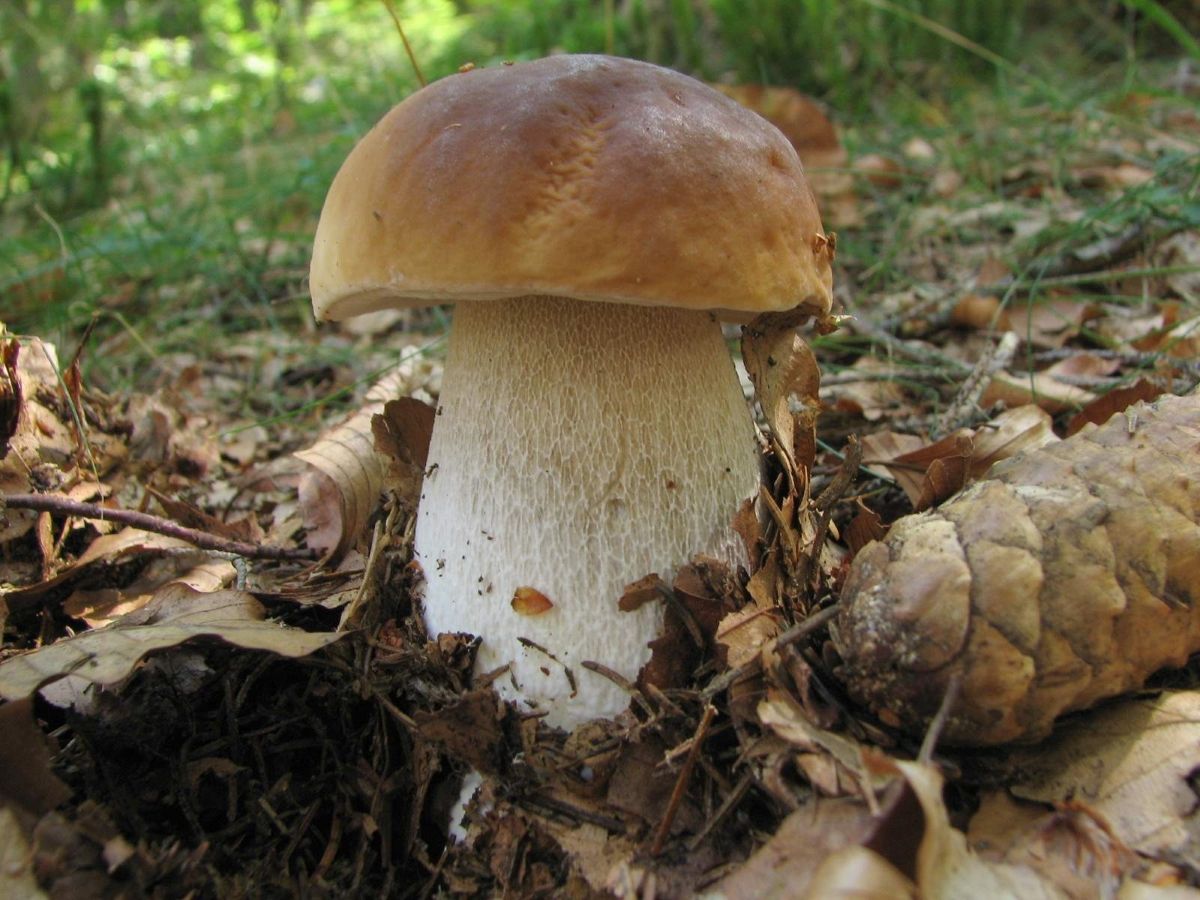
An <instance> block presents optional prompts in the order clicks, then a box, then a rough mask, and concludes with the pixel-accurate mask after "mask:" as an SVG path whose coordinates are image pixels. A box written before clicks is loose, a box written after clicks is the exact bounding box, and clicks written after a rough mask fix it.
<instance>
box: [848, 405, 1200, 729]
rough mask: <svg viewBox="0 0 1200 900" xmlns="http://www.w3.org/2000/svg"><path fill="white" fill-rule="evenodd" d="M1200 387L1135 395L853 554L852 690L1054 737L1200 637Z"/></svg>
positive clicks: (889, 718)
mask: <svg viewBox="0 0 1200 900" xmlns="http://www.w3.org/2000/svg"><path fill="white" fill-rule="evenodd" d="M1198 447H1200V393H1193V394H1192V395H1190V396H1187V397H1170V398H1163V399H1162V400H1161V401H1159V402H1158V403H1157V404H1155V405H1154V406H1145V405H1140V404H1139V405H1138V406H1136V407H1133V408H1131V409H1130V410H1129V411H1127V413H1126V414H1125V415H1119V416H1115V417H1114V418H1113V419H1112V420H1110V421H1109V422H1108V423H1106V424H1105V425H1104V426H1102V427H1099V428H1096V427H1092V428H1090V429H1085V430H1084V431H1082V432H1080V433H1079V434H1077V435H1075V436H1074V437H1072V438H1069V439H1067V440H1065V441H1060V442H1058V443H1055V444H1050V445H1047V446H1045V447H1042V448H1040V449H1038V450H1034V451H1032V452H1029V453H1026V454H1024V455H1022V456H1019V457H1016V458H1014V459H1012V460H1008V461H1006V462H1005V463H1002V464H1001V465H999V466H997V467H995V468H994V469H993V470H992V472H991V475H990V477H989V478H988V479H987V480H984V481H981V482H979V483H977V484H975V485H973V486H972V487H971V488H969V489H968V490H967V491H965V492H963V493H962V494H960V495H959V496H957V497H955V498H954V499H953V500H952V501H950V502H949V503H947V504H945V505H944V506H942V507H941V508H939V509H938V510H936V511H934V512H931V513H925V514H921V515H913V516H906V517H904V518H902V519H900V520H899V521H898V522H896V523H895V524H894V525H893V526H892V529H891V531H890V532H889V534H888V536H887V538H886V539H885V540H884V541H883V542H880V543H874V544H870V545H868V546H867V547H866V548H864V549H863V550H862V552H860V553H859V555H858V556H857V557H856V558H855V560H854V562H853V563H852V565H851V568H850V572H849V575H848V576H847V579H846V583H845V587H844V590H843V593H842V604H841V613H840V614H839V618H838V620H837V623H836V627H835V629H834V641H835V646H836V647H837V649H838V652H839V653H840V654H841V657H842V660H843V663H844V664H843V667H842V675H843V677H844V679H845V681H846V684H847V686H848V688H849V690H850V692H851V694H852V695H853V696H855V697H856V698H857V699H858V700H860V701H861V702H863V703H865V704H866V705H868V706H869V707H870V708H871V709H872V710H873V711H874V712H875V713H876V714H877V715H879V716H880V718H882V719H883V720H884V721H886V722H888V723H890V724H893V725H898V726H901V727H903V728H906V729H909V730H912V731H914V732H921V731H922V730H923V729H924V728H925V727H926V725H927V723H928V722H929V721H930V719H931V718H932V716H933V715H934V714H935V713H936V712H937V710H938V708H939V707H940V706H941V704H942V702H943V699H944V697H945V695H946V692H947V690H948V689H949V686H950V684H951V682H952V680H956V679H957V680H960V681H961V694H960V696H959V700H958V702H957V704H956V705H955V707H954V709H953V711H952V713H951V715H950V717H949V719H948V721H947V722H946V727H945V730H944V731H943V737H944V738H945V739H946V740H948V741H950V742H954V743H962V744H996V743H1003V742H1006V741H1020V740H1024V741H1032V740H1037V739H1039V738H1041V737H1044V736H1045V735H1046V734H1047V733H1048V732H1049V730H1050V728H1051V725H1052V723H1053V721H1054V719H1055V718H1056V717H1057V716H1058V715H1060V714H1061V713H1063V712H1067V711H1069V710H1074V709H1082V708H1085V707H1088V706H1090V705H1092V704H1094V703H1095V702H1097V701H1098V700H1100V699H1103V698H1105V697H1111V696H1114V695H1116V694H1119V693H1122V692H1125V691H1129V690H1133V689H1136V688H1138V687H1140V686H1141V685H1142V684H1143V683H1144V682H1145V680H1146V678H1148V677H1149V676H1150V675H1151V674H1152V673H1154V672H1155V671H1157V670H1158V669H1160V668H1163V667H1166V666H1172V665H1182V664H1183V663H1184V662H1185V661H1186V660H1187V657H1188V656H1189V655H1190V654H1191V653H1194V652H1196V651H1197V650H1200V521H1198V519H1200V452H1198V450H1197V448H1198Z"/></svg>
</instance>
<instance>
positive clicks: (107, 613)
mask: <svg viewBox="0 0 1200 900" xmlns="http://www.w3.org/2000/svg"><path fill="white" fill-rule="evenodd" d="M235 574H236V572H235V570H234V566H233V563H231V562H229V560H226V559H210V558H209V555H208V554H207V553H206V552H204V551H195V552H192V553H188V552H186V551H181V552H179V553H178V554H171V555H169V556H160V557H158V558H155V559H151V560H150V562H149V563H148V564H147V565H146V567H145V568H144V569H142V571H141V572H139V573H138V576H137V578H136V579H134V580H133V581H132V582H131V583H130V584H127V585H125V586H124V587H122V588H93V589H90V590H76V591H73V592H72V593H71V595H70V596H69V597H67V599H66V600H64V601H63V607H62V608H63V612H65V613H66V614H67V615H69V616H71V617H73V618H76V619H83V621H85V622H87V624H88V625H89V626H90V627H92V628H99V627H101V626H102V625H107V624H109V623H110V622H112V621H115V620H116V619H119V618H120V617H121V616H123V615H125V614H126V613H130V612H133V611H134V610H135V609H140V608H141V607H142V606H145V605H146V604H147V603H149V602H150V601H151V600H153V599H154V594H155V591H157V590H158V589H159V588H161V587H162V586H163V585H165V584H168V583H176V584H186V585H187V586H188V587H190V588H192V589H193V590H197V591H199V592H200V593H202V594H207V593H212V592H213V591H219V590H221V589H222V588H225V587H228V586H229V585H230V584H232V583H233V579H234V576H235Z"/></svg>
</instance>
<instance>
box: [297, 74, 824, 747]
mask: <svg viewBox="0 0 1200 900" xmlns="http://www.w3.org/2000/svg"><path fill="white" fill-rule="evenodd" d="M830 289H831V274H830V264H829V254H828V253H827V252H826V250H825V241H824V234H823V230H822V227H821V221H820V217H819V215H818V212H817V207H816V203H815V201H814V199H813V195H812V192H811V191H810V189H809V186H808V184H807V182H806V181H805V177H804V173H803V170H802V168H801V164H800V160H799V159H798V158H797V156H796V153H795V151H794V150H793V148H792V146H791V145H790V144H789V143H788V142H787V140H786V139H785V138H784V137H783V136H782V135H781V134H780V133H779V132H778V131H777V130H776V129H775V128H774V127H773V126H771V125H770V124H768V123H767V122H766V121H765V120H764V119H761V118H760V117H758V116H757V115H755V114H754V113H752V112H750V111H749V110H747V109H745V108H743V107H742V106H740V105H738V104H737V103H736V102H735V101H733V100H731V99H729V98H727V97H724V96H722V95H721V94H719V93H718V92H716V91H714V90H712V89H711V88H709V87H707V86H706V85H704V84H702V83H700V82H698V81H696V80H694V79H692V78H689V77H686V76H684V75H681V74H678V73H676V72H673V71H671V70H669V69H664V68H660V67H658V66H654V65H650V64H647V63H642V62H635V61H632V60H626V59H616V58H612V57H605V56H556V57H551V58H548V59H542V60H537V61H535V62H527V63H517V64H514V65H502V66H497V67H495V68H486V69H474V70H471V71H465V72H462V73H459V74H455V75H451V76H449V77H448V78H444V79H442V80H440V81H437V82H435V83H433V84H430V85H429V86H428V87H425V88H423V89H421V90H419V91H417V92H416V93H414V94H413V95H411V96H410V97H408V98H407V99H406V100H404V101H403V102H402V103H400V104H399V105H398V106H396V107H395V108H394V109H392V110H391V112H389V113H388V114H387V115H386V116H385V117H384V118H383V119H382V120H381V121H380V122H379V124H377V125H376V126H375V128H374V129H373V130H372V131H371V132H370V133H369V134H367V135H366V137H364V138H363V139H362V141H361V142H360V143H359V144H358V145H357V146H356V147H355V148H354V150H353V151H352V152H351V154H350V155H349V157H348V158H347V159H346V161H345V163H344V164H343V166H342V168H341V170H340V171H339V172H338V174H337V177H336V178H335V179H334V182H333V185H332V187H331V188H330V190H329V195H328V198H327V199H326V201H325V206H324V209H323V211H322V213H321V219H320V224H319V226H318V228H317V235H316V242H315V249H314V254H313V260H312V271H311V290H312V297H313V306H314V309H315V311H316V314H317V317H318V318H321V319H343V318H346V317H349V316H353V315H356V314H359V313H365V312H368V311H372V310H377V309H380V308H383V307H405V306H423V305H430V304H442V303H453V304H454V312H453V327H452V333H451V336H450V344H449V350H448V357H447V360H446V366H445V372H444V376H443V381H442V391H441V396H440V398H439V401H438V410H437V417H436V419H435V425H434V431H433V438H432V443H431V446H430V451H429V466H428V469H427V470H426V474H425V480H424V485H423V488H422V494H421V501H420V508H419V511H418V517H417V526H416V537H415V552H416V555H417V558H418V560H419V562H420V564H421V566H422V568H423V570H424V575H425V588H424V591H425V593H424V601H423V603H424V614H425V621H426V624H427V626H428V628H429V631H430V632H431V634H437V633H442V632H468V633H471V634H474V635H478V636H479V637H480V638H482V646H481V648H480V650H479V655H478V659H477V662H476V668H477V670H478V671H491V670H495V669H497V668H500V667H502V666H505V665H507V666H510V670H509V672H508V673H506V674H505V675H503V676H501V677H500V678H498V679H497V680H496V682H495V683H496V686H497V688H498V689H499V690H500V692H501V693H502V694H503V695H504V696H506V697H508V698H512V699H517V700H519V701H521V702H522V703H523V704H524V705H525V706H526V707H528V708H530V709H535V710H541V711H544V712H545V713H546V714H547V720H548V722H549V723H550V724H552V725H558V726H562V727H567V728H570V727H573V726H575V725H577V724H579V723H581V722H583V721H585V720H587V719H590V718H594V717H600V716H611V715H615V714H617V713H619V712H620V711H621V710H622V709H624V708H625V707H626V706H627V705H628V703H629V696H628V694H627V692H626V691H625V690H624V689H622V687H620V686H618V685H617V684H616V683H614V682H613V681H612V680H610V679H609V678H607V677H605V676H604V675H602V674H599V673H597V672H594V671H592V670H589V669H587V668H585V667H584V666H583V665H582V663H583V662H585V661H588V660H591V661H595V662H597V663H600V664H602V665H603V666H605V667H607V668H608V669H610V670H612V671H614V672H616V673H618V674H619V675H620V676H622V677H624V678H625V679H629V680H631V681H632V680H634V679H635V678H636V677H637V674H638V671H639V669H640V668H641V667H642V666H643V665H644V664H645V663H646V661H647V660H648V659H649V656H650V650H649V648H648V646H647V644H648V642H649V641H650V640H652V639H653V638H655V637H656V636H657V635H658V633H659V630H660V627H661V624H662V619H663V610H662V604H661V603H646V604H643V605H642V606H641V607H640V608H638V609H636V610H632V611H628V612H626V611H621V610H620V609H618V605H617V601H618V599H619V598H620V597H621V595H622V592H623V589H624V588H625V586H626V585H627V584H629V583H630V582H632V581H634V580H636V579H637V578H639V577H641V576H643V575H646V574H647V573H651V572H656V573H658V574H659V575H661V576H662V577H663V578H665V579H667V580H668V581H669V580H670V578H671V577H672V574H673V573H674V572H675V570H676V569H678V567H679V566H681V565H683V564H684V563H686V562H687V561H688V560H689V559H690V558H691V557H692V556H693V555H695V554H700V553H703V554H707V555H709V556H713V557H716V558H718V559H721V560H724V561H727V562H730V563H737V562H739V561H740V560H741V559H742V553H743V551H742V550H741V548H740V545H739V542H738V539H737V537H736V535H735V534H734V532H733V530H732V527H731V522H732V520H733V517H734V515H735V513H736V512H737V510H738V508H739V507H740V506H741V504H742V503H743V502H744V501H745V500H746V499H747V498H750V497H753V496H754V495H755V494H756V493H757V491H758V485H759V460H760V456H759V453H760V451H759V447H758V444H757V441H756V433H755V428H754V425H753V420H752V418H751V415H750V412H749V409H748V407H747V404H746V402H745V400H744V398H743V395H742V391H741V388H740V386H739V382H738V379H737V376H736V374H735V370H734V367H733V364H732V361H731V359H730V356H729V352H728V349H727V347H726V345H725V342H724V340H723V338H722V333H721V329H720V326H719V319H720V318H722V317H732V318H733V319H735V320H745V319H749V318H750V317H752V316H753V315H755V314H756V313H759V312H762V311H783V310H788V309H792V308H794V307H796V306H798V305H800V304H804V303H807V304H809V305H810V306H814V305H815V306H817V307H820V308H821V309H822V310H823V311H825V312H827V311H828V309H829V303H830Z"/></svg>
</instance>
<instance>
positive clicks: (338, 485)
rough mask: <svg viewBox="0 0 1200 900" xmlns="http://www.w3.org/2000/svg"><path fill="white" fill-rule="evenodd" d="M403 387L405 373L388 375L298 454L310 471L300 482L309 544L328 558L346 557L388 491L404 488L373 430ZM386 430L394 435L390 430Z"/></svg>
mask: <svg viewBox="0 0 1200 900" xmlns="http://www.w3.org/2000/svg"><path fill="white" fill-rule="evenodd" d="M402 383H403V375H402V373H400V372H398V371H393V372H391V373H390V374H388V375H386V376H385V377H384V378H382V379H380V380H379V381H378V382H377V383H376V384H374V385H373V386H372V387H371V389H370V390H369V391H368V392H367V397H366V401H367V402H366V403H365V404H364V405H363V406H362V407H361V408H359V409H358V410H356V411H355V412H353V413H352V414H351V415H350V416H348V417H347V418H346V419H345V420H344V421H343V422H342V423H341V424H339V425H337V426H335V427H333V428H331V429H329V430H328V431H326V432H325V433H324V434H322V435H321V437H320V438H318V439H317V441H316V443H314V444H313V445H312V446H311V447H308V448H307V449H304V450H300V451H298V452H297V453H296V454H295V455H296V457H297V458H298V459H300V460H302V461H304V462H305V463H307V464H308V465H309V467H310V468H309V470H308V471H307V472H305V473H304V475H302V476H301V479H300V505H301V508H302V510H303V514H304V519H305V523H306V525H308V527H309V533H308V539H307V540H308V545H309V546H310V547H313V548H315V549H317V550H320V551H321V552H323V553H324V554H325V555H326V557H328V558H332V559H337V558H340V557H341V556H343V555H344V554H345V553H346V551H348V550H349V549H350V548H351V546H353V544H354V542H355V541H357V540H358V538H359V537H360V535H362V534H363V532H364V529H365V528H366V525H367V521H368V520H369V519H370V517H371V514H372V513H373V512H374V511H375V509H376V508H377V506H378V505H379V499H380V497H381V495H382V493H383V491H384V490H385V489H387V488H390V487H393V486H396V487H399V488H400V489H401V490H403V488H404V485H403V484H402V483H399V484H398V483H397V473H396V472H395V471H394V470H393V469H392V467H391V465H390V462H391V460H392V457H390V456H388V455H387V452H386V451H380V450H379V449H377V447H376V437H375V429H374V428H373V426H372V421H373V419H374V417H375V416H377V415H382V414H384V411H385V408H386V404H387V402H388V401H389V400H394V399H395V394H396V392H397V391H398V390H399V389H400V385H401V384H402ZM389 421H390V420H389ZM401 421H403V417H401ZM397 427H398V428H402V426H397ZM383 431H384V432H385V433H389V432H388V429H387V428H386V427H384V428H383ZM398 433H399V432H398Z"/></svg>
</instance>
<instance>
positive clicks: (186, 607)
mask: <svg viewBox="0 0 1200 900" xmlns="http://www.w3.org/2000/svg"><path fill="white" fill-rule="evenodd" d="M342 636H343V633H332V634H331V633H324V632H306V631H301V630H300V629H298V628H286V627H283V626H281V625H279V624H278V623H276V622H271V621H268V620H266V618H265V610H264V609H263V606H262V604H261V603H259V602H258V600H256V599H255V598H254V596H253V595H252V594H248V593H246V592H244V591H232V590H230V591H218V592H216V593H212V594H201V593H199V592H197V591H194V590H192V589H191V588H189V587H187V586H186V585H180V584H172V585H167V586H166V587H164V588H162V589H160V590H159V591H158V592H157V594H156V595H155V598H154V600H153V601H151V602H150V603H148V604H147V605H146V606H144V607H142V608H141V609H139V610H136V611H135V612H133V613H130V614H129V615H127V616H124V617H123V618H121V619H118V620H117V621H115V622H113V623H112V624H111V625H108V626H107V627H105V628H98V629H95V630H92V631H85V632H83V633H82V634H78V635H75V636H74V637H69V638H64V639H62V640H59V641H56V642H55V643H53V644H48V645H46V646H44V647H40V648H38V649H36V650H31V651H29V652H27V653H23V654H21V655H19V656H13V657H11V658H9V659H7V660H5V661H4V662H3V663H0V697H3V698H4V699H6V700H19V699H22V698H24V697H28V696H30V695H31V694H33V693H34V691H36V690H37V689H38V688H40V687H41V686H42V685H44V684H47V683H49V682H52V681H55V680H57V679H60V678H63V677H65V676H67V675H73V676H76V677H78V678H82V679H84V680H85V681H87V682H90V683H91V684H94V685H97V686H99V687H109V686H111V685H114V684H117V683H118V682H120V681H122V680H124V679H125V678H127V677H128V676H129V675H130V673H132V672H133V670H134V669H135V668H136V667H137V665H138V663H139V662H140V661H141V660H142V658H143V657H144V656H145V655H146V654H147V653H150V652H152V651H155V650H163V649H166V648H168V647H175V646H178V645H179V644H182V643H184V642H186V641H190V640H192V639H194V638H200V637H213V638H217V639H219V640H222V641H224V642H225V643H228V644H233V645H234V646H237V647H242V648H244V649H247V650H268V651H271V652H272V653H278V654H279V655H281V656H289V657H299V656H307V655H309V654H310V653H314V652H316V651H317V650H319V649H320V648H322V647H325V646H327V645H329V644H331V643H333V642H334V641H336V640H338V639H339V638H341V637H342Z"/></svg>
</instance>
